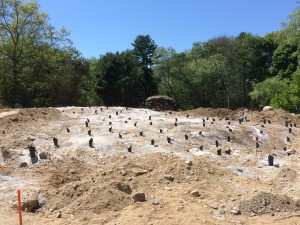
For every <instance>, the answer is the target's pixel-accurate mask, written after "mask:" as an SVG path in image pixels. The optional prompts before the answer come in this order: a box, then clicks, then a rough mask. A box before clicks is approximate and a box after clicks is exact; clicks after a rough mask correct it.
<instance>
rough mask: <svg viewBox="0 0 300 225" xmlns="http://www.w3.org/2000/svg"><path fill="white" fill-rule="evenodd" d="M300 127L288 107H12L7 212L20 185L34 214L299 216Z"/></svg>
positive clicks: (103, 219) (88, 220)
mask: <svg viewBox="0 0 300 225" xmlns="http://www.w3.org/2000/svg"><path fill="white" fill-rule="evenodd" d="M87 120H89V122H88V123H87V125H88V127H86V122H87ZM150 123H152V125H151V124H150ZM175 123H176V124H175ZM298 127H300V117H299V115H295V114H290V113H287V112H285V111H284V110H273V111H262V112H258V111H251V110H248V109H239V110H235V111H231V110H228V109H207V108H199V109H195V110H190V111H184V112H171V111H166V112H156V111H151V110H148V109H134V108H129V109H128V110H126V109H125V108H124V107H110V108H106V107H91V108H78V107H65V108H32V109H8V108H2V109H0V150H1V153H0V224H7V225H9V224H18V210H17V190H21V194H22V204H23V210H24V211H23V224H30V225H33V224H38V225H40V224H54V225H58V224H109V225H114V224H118V225H121V224H124V225H126V224H132V225H138V224H139V225H140V224H153V225H154V224H155V225H156V224H161V225H168V224H170V225H171V224H192V225H193V224H207V225H219V224H245V225H246V224H249V225H250V224H251V225H252V224H276V225H279V224H282V225H283V224H284V225H287V224H291V225H293V224H294V225H297V224H300V153H299V147H300V138H299V137H300V128H298ZM110 128H111V131H109V130H110ZM89 130H90V132H91V135H89V134H88V131H89ZM141 132H142V135H141ZM167 137H169V138H170V140H171V142H170V143H168V142H167ZM256 137H257V138H258V144H259V146H258V148H256V144H255V139H256ZM53 138H57V139H58V145H57V146H55V145H54V142H53ZM91 138H93V143H92V146H90V145H89V140H90V139H91ZM288 139H289V140H288ZM151 140H153V141H154V145H152V144H151ZM216 142H217V143H218V146H217V145H216ZM29 146H33V147H35V149H36V157H31V156H30V151H29ZM129 147H131V148H132V152H128V148H129ZM218 150H219V152H221V155H218V154H217V152H218ZM225 151H226V153H227V154H226V153H225ZM269 155H271V156H273V157H274V165H273V166H269V164H268V157H269ZM24 163H26V164H27V166H25V167H23V166H24ZM21 164H22V167H21ZM137 192H142V193H144V194H145V197H146V199H145V201H134V199H133V196H134V194H135V193H137Z"/></svg>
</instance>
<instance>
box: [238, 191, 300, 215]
mask: <svg viewBox="0 0 300 225" xmlns="http://www.w3.org/2000/svg"><path fill="white" fill-rule="evenodd" d="M299 207H300V205H299V204H298V203H295V201H294V200H292V199H291V198H288V197H286V196H284V195H274V194H271V193H265V192H261V193H259V194H257V195H256V196H254V197H253V198H251V199H250V200H246V201H241V202H240V211H241V214H242V215H247V216H256V215H262V214H266V213H272V212H293V211H295V210H299V209H300V208H299Z"/></svg>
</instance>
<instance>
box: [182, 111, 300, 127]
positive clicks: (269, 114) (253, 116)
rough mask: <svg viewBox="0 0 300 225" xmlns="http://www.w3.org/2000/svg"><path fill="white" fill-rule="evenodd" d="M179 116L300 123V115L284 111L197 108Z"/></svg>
mask: <svg viewBox="0 0 300 225" xmlns="http://www.w3.org/2000/svg"><path fill="white" fill-rule="evenodd" d="M178 115H190V116H194V117H202V116H204V117H218V118H221V119H224V118H226V119H229V120H238V119H244V120H247V121H251V122H257V123H261V122H264V121H266V122H268V121H270V122H271V123H272V122H273V123H285V122H287V123H296V124H297V123H299V122H300V115H295V114H293V113H288V112H286V111H285V110H283V109H275V110H272V111H252V110H249V109H247V108H240V109H236V110H230V109H225V108H218V109H212V108H197V109H193V110H188V111H184V112H178Z"/></svg>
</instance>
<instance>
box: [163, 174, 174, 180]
mask: <svg viewBox="0 0 300 225" xmlns="http://www.w3.org/2000/svg"><path fill="white" fill-rule="evenodd" d="M164 178H165V179H167V180H169V181H173V180H174V177H173V176H172V175H170V174H165V175H164Z"/></svg>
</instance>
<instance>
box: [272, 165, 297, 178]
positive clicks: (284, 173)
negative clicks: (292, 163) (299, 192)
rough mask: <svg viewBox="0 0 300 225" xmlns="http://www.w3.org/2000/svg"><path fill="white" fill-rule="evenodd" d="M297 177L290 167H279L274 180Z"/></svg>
mask: <svg viewBox="0 0 300 225" xmlns="http://www.w3.org/2000/svg"><path fill="white" fill-rule="evenodd" d="M296 177H297V172H296V171H295V170H293V169H291V168H281V169H280V171H279V172H278V174H277V175H276V177H275V178H274V180H275V181H276V180H282V181H294V180H295V179H296Z"/></svg>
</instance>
